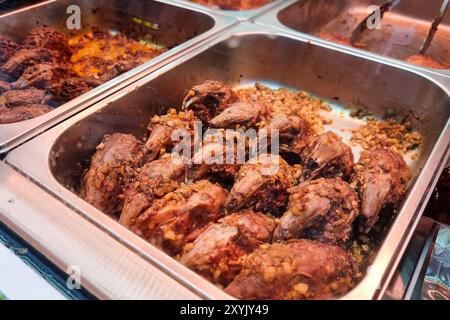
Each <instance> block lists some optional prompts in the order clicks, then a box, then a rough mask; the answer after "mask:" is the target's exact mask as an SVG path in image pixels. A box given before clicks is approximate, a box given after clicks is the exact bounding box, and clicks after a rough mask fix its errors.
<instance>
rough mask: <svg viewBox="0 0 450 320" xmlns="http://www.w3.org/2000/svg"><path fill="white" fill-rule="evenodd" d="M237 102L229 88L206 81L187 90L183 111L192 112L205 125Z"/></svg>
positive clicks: (218, 83) (215, 82)
mask: <svg viewBox="0 0 450 320" xmlns="http://www.w3.org/2000/svg"><path fill="white" fill-rule="evenodd" d="M237 101H238V98H237V96H236V94H235V92H234V91H233V90H232V89H231V87H229V86H227V85H225V84H223V83H221V82H219V81H212V80H208V81H206V82H204V83H202V84H200V85H198V86H195V87H193V88H192V89H190V90H189V92H188V94H187V96H186V98H185V99H184V101H183V110H193V111H194V112H195V115H196V116H197V117H198V118H199V119H200V120H201V121H203V123H205V124H206V123H208V122H209V121H210V120H211V119H212V118H214V117H215V116H216V115H218V114H219V113H220V112H222V111H223V110H225V109H226V108H227V107H228V106H229V105H230V104H232V103H235V102H237Z"/></svg>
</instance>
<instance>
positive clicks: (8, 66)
mask: <svg viewBox="0 0 450 320" xmlns="http://www.w3.org/2000/svg"><path fill="white" fill-rule="evenodd" d="M40 63H51V64H53V63H57V59H56V57H55V56H54V52H52V51H51V50H48V49H45V48H32V49H31V48H24V49H20V50H18V51H17V52H16V53H15V54H14V55H13V56H12V57H11V58H10V59H9V60H8V61H6V62H5V63H4V64H3V65H2V66H1V67H0V71H2V72H5V73H7V74H9V75H10V76H12V77H14V78H19V77H20V76H21V75H22V73H23V72H24V71H25V70H26V69H27V68H29V67H31V66H34V65H36V64H40Z"/></svg>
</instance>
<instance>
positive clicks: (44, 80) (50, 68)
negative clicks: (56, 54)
mask: <svg viewBox="0 0 450 320" xmlns="http://www.w3.org/2000/svg"><path fill="white" fill-rule="evenodd" d="M67 72H68V71H67V70H66V69H65V68H63V67H60V66H58V65H53V64H50V63H40V64H35V65H33V66H31V67H28V68H27V69H25V71H24V73H23V74H22V76H21V77H20V78H19V79H18V80H17V81H16V82H14V83H12V84H11V86H12V88H13V89H14V90H20V89H27V88H30V87H36V88H40V89H49V88H51V87H53V86H57V85H59V82H60V81H61V79H63V78H64V77H65V76H66V75H67Z"/></svg>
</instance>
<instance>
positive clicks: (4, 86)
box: [0, 80, 11, 94]
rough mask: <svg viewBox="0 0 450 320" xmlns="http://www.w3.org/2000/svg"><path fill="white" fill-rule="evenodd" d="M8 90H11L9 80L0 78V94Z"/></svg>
mask: <svg viewBox="0 0 450 320" xmlns="http://www.w3.org/2000/svg"><path fill="white" fill-rule="evenodd" d="M9 90H11V84H10V83H9V82H6V81H2V80H0V94H2V93H3V92H6V91H9Z"/></svg>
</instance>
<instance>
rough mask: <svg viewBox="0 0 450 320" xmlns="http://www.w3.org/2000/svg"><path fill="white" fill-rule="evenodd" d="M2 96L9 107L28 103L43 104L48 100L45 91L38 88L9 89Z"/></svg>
mask: <svg viewBox="0 0 450 320" xmlns="http://www.w3.org/2000/svg"><path fill="white" fill-rule="evenodd" d="M2 98H3V99H4V104H5V105H6V106H7V107H9V108H14V107H18V106H24V105H28V104H43V103H45V102H46V100H47V96H46V93H45V91H44V90H38V89H27V90H13V91H7V92H4V93H3V95H2Z"/></svg>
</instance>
